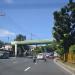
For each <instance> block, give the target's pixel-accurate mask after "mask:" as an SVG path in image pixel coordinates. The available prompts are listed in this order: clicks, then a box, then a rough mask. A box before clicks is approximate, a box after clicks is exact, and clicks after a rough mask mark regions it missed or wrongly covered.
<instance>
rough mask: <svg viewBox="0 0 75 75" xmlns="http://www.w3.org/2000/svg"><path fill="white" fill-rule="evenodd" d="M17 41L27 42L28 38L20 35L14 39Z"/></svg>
mask: <svg viewBox="0 0 75 75" xmlns="http://www.w3.org/2000/svg"><path fill="white" fill-rule="evenodd" d="M14 40H15V41H24V40H26V36H23V35H22V34H19V35H17V36H16V39H14Z"/></svg>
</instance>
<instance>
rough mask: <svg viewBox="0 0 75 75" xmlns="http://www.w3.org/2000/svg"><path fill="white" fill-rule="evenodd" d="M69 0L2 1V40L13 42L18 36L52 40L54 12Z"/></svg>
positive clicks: (0, 3)
mask: <svg viewBox="0 0 75 75" xmlns="http://www.w3.org/2000/svg"><path fill="white" fill-rule="evenodd" d="M67 2H68V0H0V13H1V12H2V14H4V15H5V16H0V39H1V40H4V41H8V37H9V40H10V41H11V40H13V39H14V38H15V36H16V35H17V34H23V35H26V36H27V39H30V38H31V33H32V39H50V40H52V39H53V37H52V27H53V25H54V20H53V12H54V11H55V10H59V9H60V8H61V7H63V6H64V5H66V3H67Z"/></svg>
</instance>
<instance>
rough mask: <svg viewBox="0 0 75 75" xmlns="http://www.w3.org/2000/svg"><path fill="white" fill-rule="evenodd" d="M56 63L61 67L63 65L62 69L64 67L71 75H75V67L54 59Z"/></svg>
mask: <svg viewBox="0 0 75 75" xmlns="http://www.w3.org/2000/svg"><path fill="white" fill-rule="evenodd" d="M54 63H55V64H56V65H58V66H59V67H61V68H62V69H64V70H65V71H67V72H68V73H70V74H71V75H75V69H74V68H72V67H70V66H68V65H65V64H63V63H62V62H60V61H59V60H57V59H54Z"/></svg>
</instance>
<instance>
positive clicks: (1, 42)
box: [0, 40, 4, 48]
mask: <svg viewBox="0 0 75 75" xmlns="http://www.w3.org/2000/svg"><path fill="white" fill-rule="evenodd" d="M3 45H4V42H3V41H1V40H0V48H1V47H2V46H3Z"/></svg>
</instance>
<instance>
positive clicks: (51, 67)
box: [0, 58, 71, 75]
mask: <svg viewBox="0 0 75 75" xmlns="http://www.w3.org/2000/svg"><path fill="white" fill-rule="evenodd" d="M0 75H71V74H69V73H68V72H66V71H65V70H64V69H62V68H60V67H59V66H57V65H56V64H55V63H54V62H53V60H51V59H50V60H48V61H47V62H44V61H43V60H40V61H37V63H33V62H32V59H28V58H10V59H0Z"/></svg>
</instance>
